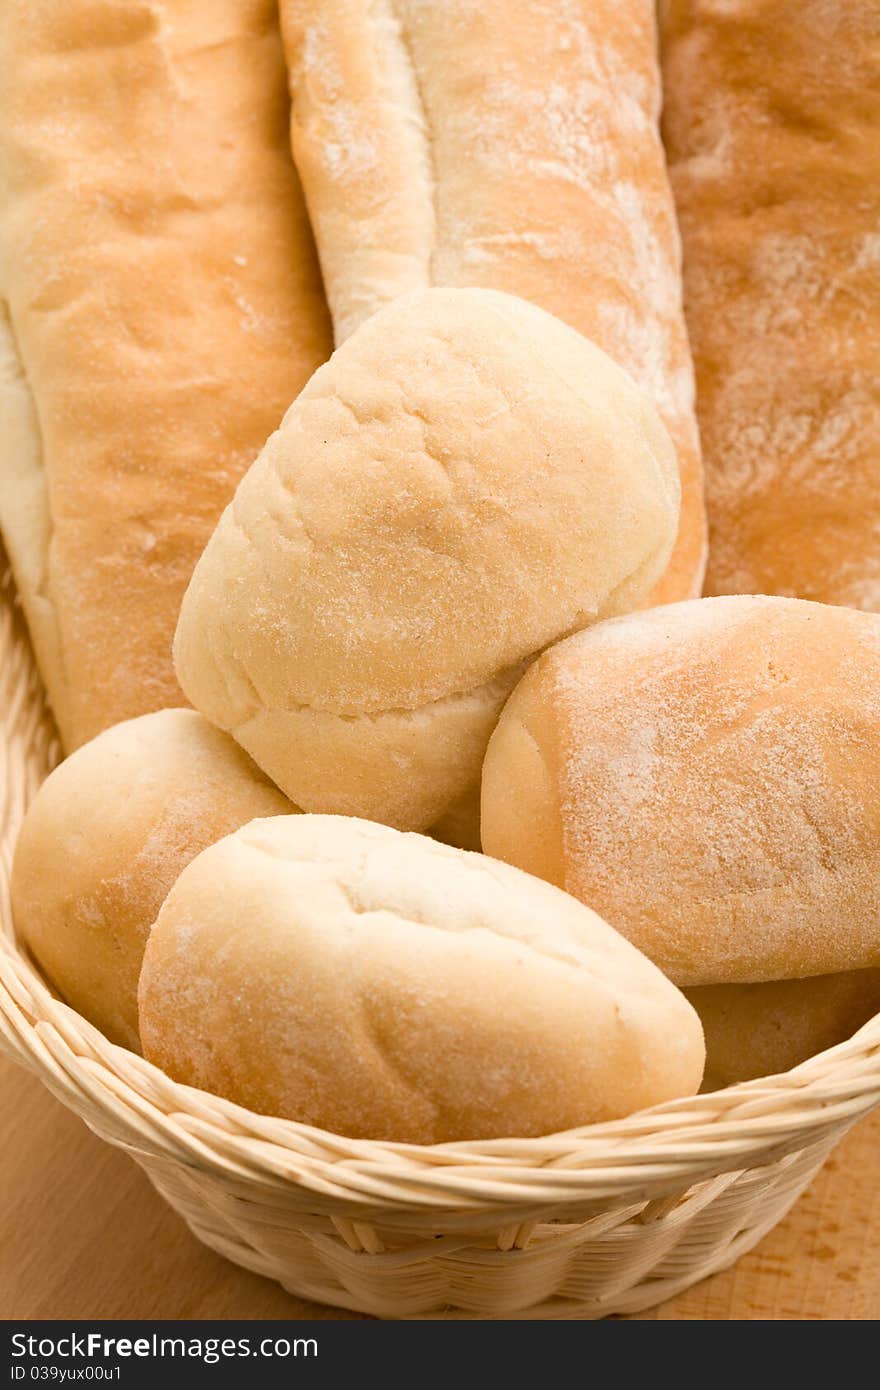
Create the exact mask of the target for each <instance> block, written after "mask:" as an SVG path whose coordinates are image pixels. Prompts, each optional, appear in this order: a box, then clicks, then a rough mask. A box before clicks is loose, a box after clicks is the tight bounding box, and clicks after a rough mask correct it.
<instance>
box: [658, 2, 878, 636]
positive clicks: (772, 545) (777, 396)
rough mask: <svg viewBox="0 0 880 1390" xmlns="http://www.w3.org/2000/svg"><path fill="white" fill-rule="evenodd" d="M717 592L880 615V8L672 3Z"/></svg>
mask: <svg viewBox="0 0 880 1390" xmlns="http://www.w3.org/2000/svg"><path fill="white" fill-rule="evenodd" d="M663 40H664V42H663V50H664V79H665V107H664V129H665V137H666V143H667V150H668V154H669V159H670V171H671V175H672V182H673V187H674V191H675V195H676V201H677V205H678V214H679V219H680V223H681V230H682V237H683V242H684V251H685V256H684V271H685V307H686V311H687V319H688V327H689V330H690V335H691V344H692V347H693V352H694V360H695V365H696V369H697V384H698V407H699V411H698V413H699V420H700V430H701V434H702V440H703V451H704V455H705V465H706V501H707V508H708V512H709V525H710V555H709V568H708V575H707V592H708V593H713V594H723V593H770V594H789V595H795V596H798V597H801V598H808V599H818V600H821V601H823V602H826V603H841V604H847V605H849V606H851V607H855V608H868V609H880V545H878V534H880V315H878V312H877V308H878V304H880V230H878V229H880V2H878V0H859V3H857V4H855V3H852V4H850V3H846V0H841V3H828V0H733V3H726V4H724V5H720V4H717V3H711V2H710V0H669V3H667V5H666V6H665V20H664V23H663Z"/></svg>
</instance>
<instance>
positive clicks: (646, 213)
mask: <svg viewBox="0 0 880 1390" xmlns="http://www.w3.org/2000/svg"><path fill="white" fill-rule="evenodd" d="M281 16H282V32H283V36H284V42H285V48H286V53H287V59H288V64H289V70H290V87H291V95H292V99H293V106H292V127H291V130H292V145H293V151H294V156H295V159H296V162H297V165H298V168H299V172H300V175H301V177H302V180H303V186H304V189H305V194H306V199H307V202H308V205H309V210H310V213H311V216H312V221H313V224H314V227H315V233H316V239H317V242H318V249H319V252H320V256H321V263H322V268H323V271H324V278H325V283H326V285H327V291H328V298H329V300H330V305H331V309H332V312H333V318H334V325H335V331H336V339H337V342H340V341H342V340H343V339H345V338H346V337H348V336H349V334H351V333H352V332H353V330H354V329H355V328H356V327H357V326H358V325H359V324H360V323H362V322H363V320H364V319H365V318H367V317H369V315H370V314H371V313H373V312H374V311H375V310H376V309H378V308H379V307H380V306H381V305H383V304H385V303H387V302H388V301H389V300H391V299H394V298H396V297H397V296H398V295H400V294H402V293H404V292H406V291H409V290H413V289H418V288H423V287H425V286H428V285H441V286H449V287H475V286H476V287H485V288H491V289H500V290H505V291H507V292H509V293H512V294H517V295H520V296H521V297H522V298H524V299H529V300H532V301H533V302H534V303H536V304H538V305H539V306H540V307H541V308H544V309H547V310H549V311H550V312H551V313H553V314H555V315H556V316H557V317H558V318H561V319H563V320H565V321H566V322H568V323H569V324H571V325H572V326H573V327H575V328H577V329H578V330H579V331H580V332H581V333H583V334H584V335H585V336H586V337H588V338H591V339H592V340H593V341H594V342H595V343H597V344H598V345H599V346H600V347H601V348H603V349H604V351H606V352H607V353H608V354H609V356H611V357H612V358H614V359H615V360H616V361H617V362H619V363H620V365H622V366H623V367H624V368H625V369H626V370H627V371H629V373H630V374H631V375H632V376H633V377H634V378H635V379H636V381H637V382H638V383H639V384H640V385H641V386H642V387H643V388H645V389H646V390H647V392H648V393H649V394H650V395H651V396H652V397H653V400H654V402H655V404H656V405H657V407H658V409H659V411H660V414H661V416H662V417H663V420H664V422H665V424H666V426H667V428H668V429H669V431H670V434H671V435H672V438H673V441H674V443H675V445H676V449H677V453H678V457H679V463H680V468H681V476H682V484H683V494H684V495H683V506H682V519H681V527H680V533H679V537H678V542H677V546H676V549H675V551H674V552H673V556H672V560H671V561H670V566H669V569H668V570H667V573H666V575H665V576H664V577H663V578H662V579H661V580H660V581H659V585H658V588H657V590H656V593H655V598H657V599H658V600H670V599H675V598H684V597H689V596H692V595H694V594H695V593H697V592H699V588H700V583H701V580H702V574H703V564H704V519H703V504H702V480H701V467H700V454H699V444H698V439H697V431H696V426H695V421H694V409H693V380H692V371H691V362H690V355H689V349H688V344H687V337H686V333H685V327H684V319H683V315H682V308H681V291H680V273H679V241H678V233H677V229H676V224H675V214H674V210H673V205H672V198H671V195H670V191H669V186H668V182H667V176H666V167H665V162H664V156H663V151H662V147H661V144H660V139H659V134H658V129H657V114H658V109H659V101H660V84H659V72H658V63H657V56H656V36H655V20H654V5H653V3H652V0H590V2H589V3H586V0H558V3H553V4H547V3H543V2H542V0H519V3H518V4H516V5H515V6H510V5H508V4H507V3H505V0H482V3H479V4H476V3H474V0H378V2H377V0H282V3H281Z"/></svg>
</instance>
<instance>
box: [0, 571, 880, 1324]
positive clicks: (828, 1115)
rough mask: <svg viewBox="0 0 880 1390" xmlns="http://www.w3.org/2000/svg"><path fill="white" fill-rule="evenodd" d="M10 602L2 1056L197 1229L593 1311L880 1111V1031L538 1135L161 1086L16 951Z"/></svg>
mask: <svg viewBox="0 0 880 1390" xmlns="http://www.w3.org/2000/svg"><path fill="white" fill-rule="evenodd" d="M13 599H14V593H13V588H12V584H11V582H10V580H9V578H8V576H7V578H6V579H5V580H4V581H3V585H2V595H0V720H2V738H0V927H2V930H0V1044H2V1046H3V1048H4V1049H5V1050H6V1051H7V1052H8V1053H9V1054H10V1055H11V1056H12V1057H13V1058H14V1059H15V1060H16V1061H19V1062H21V1063H23V1064H24V1065H25V1066H27V1067H30V1068H31V1069H32V1070H33V1071H35V1072H36V1073H37V1074H38V1075H39V1076H40V1077H41V1078H42V1080H43V1081H44V1082H45V1084H46V1086H47V1087H48V1088H49V1090H50V1091H52V1092H53V1094H54V1095H56V1096H57V1097H58V1098H59V1099H60V1100H61V1101H63V1102H64V1104H65V1105H68V1106H70V1108H71V1109H72V1110H75V1111H76V1113H77V1114H78V1115H80V1116H81V1117H82V1119H83V1120H85V1122H86V1124H87V1125H89V1127H90V1128H91V1129H93V1130H94V1131H95V1133H97V1134H99V1135H101V1137H102V1138H104V1139H106V1140H107V1141H108V1142H109V1143H111V1144H116V1145H118V1146H119V1147H120V1148H123V1149H126V1150H127V1151H128V1152H129V1153H130V1154H131V1155H132V1157H133V1158H134V1159H135V1160H136V1161H137V1162H138V1163H139V1164H140V1165H141V1167H142V1168H143V1169H144V1170H145V1171H146V1173H147V1174H148V1176H149V1178H150V1180H151V1181H152V1182H153V1184H154V1185H155V1187H156V1188H157V1189H158V1190H159V1192H161V1193H162V1195H163V1196H164V1197H165V1198H166V1199H167V1201H168V1202H170V1203H171V1205H172V1206H173V1207H174V1208H175V1209H176V1210H177V1211H178V1212H180V1214H181V1216H183V1218H184V1219H185V1221H186V1222H187V1223H188V1225H189V1226H190V1228H191V1230H192V1231H193V1232H194V1233H195V1234H196V1235H197V1236H198V1237H199V1239H201V1240H203V1241H204V1242H205V1243H206V1244H207V1245H210V1246H212V1247H213V1248H214V1249H215V1250H218V1251H220V1253H221V1254H223V1255H226V1256H228V1258H229V1259H231V1260H234V1261H236V1262H237V1263H238V1264H241V1265H244V1266H245V1267H246V1268H248V1269H252V1270H256V1271H257V1273H259V1274H264V1275H268V1276H269V1277H270V1278H272V1279H277V1280H279V1282H280V1283H281V1284H283V1285H284V1287H285V1288H287V1289H290V1290H291V1291H292V1292H295V1293H297V1294H302V1295H304V1296H305V1297H307V1298H313V1299H316V1300H318V1301H320V1302H323V1303H334V1304H338V1305H340V1306H341V1307H345V1308H352V1309H357V1310H359V1311H362V1312H366V1313H374V1314H376V1315H378V1316H379V1317H386V1318H388V1317H390V1318H405V1317H417V1318H425V1317H456V1318H457V1317H465V1318H468V1317H471V1318H493V1317H498V1318H596V1317H603V1316H606V1315H608V1314H610V1313H629V1312H635V1311H637V1310H639V1309H642V1308H648V1307H650V1306H651V1305H653V1304H655V1303H659V1302H661V1301H662V1300H664V1299H666V1298H669V1297H671V1296H672V1295H674V1294H676V1293H678V1292H680V1291H681V1290H682V1289H685V1288H687V1287H688V1285H689V1284H693V1283H694V1282H695V1281H696V1280H698V1279H702V1278H704V1277H705V1276H706V1275H707V1274H712V1273H714V1272H715V1271H716V1270H719V1269H723V1268H724V1267H725V1266H726V1265H729V1264H731V1263H732V1262H733V1261H734V1260H736V1259H737V1257H738V1256H739V1255H741V1254H742V1253H743V1251H745V1250H748V1249H749V1248H750V1247H751V1246H752V1245H754V1244H755V1243H756V1242H757V1241H758V1240H760V1239H761V1237H762V1236H763V1235H764V1233H765V1232H766V1231H768V1230H769V1229H770V1227H771V1226H773V1225H774V1224H775V1223H776V1222H777V1221H778V1220H779V1219H780V1217H782V1216H783V1215H784V1213H785V1212H786V1211H787V1210H788V1208H789V1207H790V1206H791V1204H792V1203H793V1202H794V1200H795V1198H796V1197H797V1196H798V1194H799V1193H800V1191H801V1190H802V1189H803V1187H804V1186H805V1185H806V1184H807V1183H808V1182H809V1180H810V1179H811V1178H812V1176H813V1174H814V1173H815V1172H816V1171H817V1169H818V1168H819V1167H820V1165H821V1164H822V1162H823V1161H824V1159H825V1158H826V1157H827V1155H828V1153H829V1152H830V1150H831V1149H832V1147H833V1146H834V1145H835V1144H836V1143H837V1141H838V1139H840V1137H841V1136H842V1135H843V1134H844V1132H845V1131H846V1130H847V1129H848V1128H849V1126H850V1125H851V1124H852V1123H853V1122H854V1121H855V1120H857V1119H859V1117H860V1116H862V1115H864V1114H865V1113H866V1112H867V1111H868V1110H870V1109H871V1108H872V1107H873V1106H874V1105H875V1104H877V1102H878V1101H880V1017H878V1018H876V1019H874V1020H873V1021H872V1022H871V1023H870V1024H868V1025H866V1027H864V1028H862V1029H861V1031H860V1032H859V1033H857V1034H856V1036H855V1037H854V1038H853V1039H852V1040H851V1041H850V1042H848V1043H845V1044H843V1045H842V1046H840V1047H836V1048H834V1049H832V1050H831V1051H829V1052H825V1053H823V1054H822V1055H821V1056H819V1057H815V1058H813V1059H812V1060H811V1061H810V1062H807V1063H805V1064H804V1065H803V1066H801V1067H798V1068H797V1069H796V1070H795V1071H792V1072H789V1073H787V1074H786V1075H783V1076H777V1077H773V1078H771V1079H769V1080H765V1081H760V1082H751V1083H749V1084H747V1085H742V1086H736V1087H732V1088H730V1089H729V1090H726V1091H721V1092H718V1093H716V1094H714V1095H707V1096H699V1097H697V1098H693V1099H688V1100H683V1101H677V1102H674V1103H672V1104H668V1105H663V1106H659V1107H657V1108H656V1109H654V1110H651V1111H646V1112H643V1113H641V1114H639V1115H634V1116H631V1117H630V1118H629V1119H626V1120H621V1121H617V1122H615V1123H613V1124H605V1125H598V1126H594V1127H592V1128H589V1129H583V1130H576V1131H572V1132H570V1133H567V1134H555V1135H551V1136H550V1137H548V1138H546V1139H526V1140H514V1139H508V1140H497V1141H494V1142H481V1143H471V1144H445V1145H441V1146H438V1147H436V1148H420V1147H417V1146H412V1145H403V1144H380V1143H369V1142H366V1141H363V1140H349V1139H342V1138H339V1137H338V1136H336V1135H333V1134H326V1133H324V1132H322V1131H320V1130H315V1129H310V1128H308V1127H306V1126H303V1125H297V1124H293V1123H290V1122H288V1121H281V1120H273V1119H267V1118H265V1117H261V1116H258V1115H253V1114H251V1113H250V1112H249V1111H247V1110H242V1109H240V1108H239V1107H237V1106H235V1105H231V1104H229V1103H228V1102H226V1101H223V1100H220V1099H218V1098H217V1097H215V1096H211V1095H207V1094H205V1093H204V1092H201V1091H195V1090H192V1089H190V1088H189V1087H186V1086H180V1085H177V1084H175V1083H174V1082H172V1081H169V1080H168V1078H167V1077H165V1076H164V1075H163V1074H162V1073H161V1072H160V1071H158V1070H157V1069H156V1068H155V1067H152V1066H150V1065H149V1063H147V1062H145V1061H143V1060H142V1059H141V1058H139V1057H136V1056H134V1055H133V1054H132V1053H130V1052H126V1051H124V1050H123V1049H121V1048H118V1047H114V1046H112V1045H111V1044H110V1043H108V1042H107V1041H106V1040H105V1039H104V1038H103V1037H102V1035H101V1034H100V1033H99V1032H97V1030H96V1029H94V1028H93V1027H91V1026H90V1025H89V1024H88V1023H86V1022H85V1021H84V1020H83V1019H82V1018H80V1017H79V1015H78V1014H76V1013H74V1012H73V1010H72V1009H69V1008H68V1007H67V1006H66V1005H64V1004H61V1003H59V1001H58V1000H57V999H56V998H54V997H53V995H52V994H51V993H50V991H49V989H48V988H47V987H46V985H45V983H44V982H43V981H42V979H41V978H40V975H39V974H38V972H37V971H36V970H35V968H34V967H33V965H32V964H31V963H30V962H29V961H28V959H27V958H26V956H25V955H24V954H23V953H22V952H21V951H19V950H18V949H17V948H16V944H15V940H14V936H13V929H12V921H11V914H10V910H9V867H10V860H11V854H12V847H13V844H14V840H15V835H16V832H17V828H18V825H19V823H20V821H21V817H22V815H23V812H24V809H25V806H26V804H27V801H28V798H29V796H30V795H32V794H33V792H34V790H35V789H36V787H37V786H38V785H39V783H40V780H41V778H42V777H44V776H45V774H46V771H47V770H48V768H49V767H50V766H51V763H52V758H53V748H54V741H53V734H52V726H51V722H50V720H49V719H48V718H47V716H46V713H45V709H44V706H43V701H42V694H41V691H40V687H39V682H38V679H37V677H36V674H35V671H34V667H33V662H32V659H31V654H30V648H29V645H28V642H27V638H26V636H25V633H24V628H23V625H22V623H21V621H20V618H19V616H18V614H17V612H16V609H15V607H14V603H13Z"/></svg>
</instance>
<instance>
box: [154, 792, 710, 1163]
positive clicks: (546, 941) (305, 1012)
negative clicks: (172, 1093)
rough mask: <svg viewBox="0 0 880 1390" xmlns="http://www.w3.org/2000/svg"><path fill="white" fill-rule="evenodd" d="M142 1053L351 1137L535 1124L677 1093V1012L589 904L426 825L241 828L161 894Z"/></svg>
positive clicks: (683, 1050)
mask: <svg viewBox="0 0 880 1390" xmlns="http://www.w3.org/2000/svg"><path fill="white" fill-rule="evenodd" d="M138 997H139V1005H140V1027H141V1036H142V1038H143V1044H144V1053H145V1055H146V1056H147V1057H148V1058H149V1059H150V1060H151V1061H153V1062H155V1063H156V1064H157V1065H158V1066H160V1067H162V1068H164V1070H165V1071H167V1072H168V1073H169V1075H171V1076H172V1077H174V1078H175V1079H177V1080H179V1081H183V1082H185V1083H187V1084H188V1085H194V1086H200V1087H203V1088H205V1089H207V1090H211V1091H214V1092H216V1093H217V1094H219V1095H222V1096H226V1097H228V1098H229V1099H230V1100H233V1101H236V1102H237V1103H239V1104H241V1105H246V1106H248V1107H249V1108H250V1109H252V1110H257V1111H259V1112H260V1113H264V1114H270V1115H281V1116H285V1117H287V1118H288V1119H293V1120H299V1121H301V1122H303V1123H305V1124H311V1125H318V1126H320V1127H322V1128H324V1129H329V1130H333V1131H335V1132H337V1133H340V1134H346V1135H349V1136H351V1137H354V1138H372V1139H385V1140H398V1141H401V1142H405V1143H416V1144H434V1143H444V1142H446V1141H449V1140H455V1139H481V1138H492V1137H495V1136H499V1137H500V1136H505V1135H537V1134H546V1133H550V1132H552V1131H556V1130H561V1129H568V1128H570V1127H572V1126H576V1125H584V1124H590V1123H591V1122H592V1121H594V1120H606V1119H612V1118H614V1117H616V1116H620V1115H626V1114H628V1113H629V1112H630V1111H632V1110H637V1109H639V1108H640V1107H641V1106H645V1105H652V1104H654V1103H655V1102H658V1101H661V1100H666V1099H668V1098H670V1097H673V1096H678V1095H684V1094H691V1093H693V1091H695V1090H696V1088H697V1086H698V1085H699V1082H700V1077H701V1075H702V1068H703V1039H702V1033H701V1030H700V1025H699V1021H698V1019H697V1017H696V1014H695V1013H694V1012H693V1010H692V1009H691V1007H690V1005H689V1004H688V1003H687V1002H686V1001H685V999H684V996H683V995H681V994H680V993H679V992H678V990H676V989H675V988H674V986H673V985H671V984H670V983H669V981H668V980H665V979H664V978H663V976H662V975H661V974H660V972H659V971H658V970H656V969H655V967H654V966H652V965H651V964H650V962H649V961H647V960H645V958H644V957H643V956H641V955H639V953H638V951H635V950H634V949H633V948H632V947H631V946H630V945H629V943H628V942H626V941H624V940H623V938H622V937H620V936H618V934H617V933H616V932H614V931H612V930H611V928H610V927H608V926H607V925H606V924H605V923H604V922H602V921H601V920H600V919H599V918H598V917H597V916H596V915H595V913H593V912H590V911H589V910H587V909H586V908H584V907H582V906H581V904H580V903H576V902H575V901H574V899H572V898H569V897H567V896H566V895H565V894H563V893H559V892H558V891H557V890H556V889H555V888H551V887H550V886H549V885H548V884H545V883H541V882H539V881H538V880H536V879H532V878H529V876H528V875H526V874H521V873H519V872H518V870H516V869H511V868H509V867H508V866H507V865H505V864H497V863H494V862H493V861H492V860H489V859H486V858H484V857H483V856H482V855H476V854H467V853H465V852H464V851H462V850H456V849H450V848H448V847H447V846H444V845H438V844H437V843H436V842H435V841H433V840H429V839H426V838H425V837H424V836H421V835H401V834H399V833H398V832H397V831H395V830H390V829H388V828H387V827H385V826H380V825H375V824H371V823H369V822H367V821H359V820H350V819H343V818H337V817H334V816H293V817H289V816H285V817H277V818H275V819H273V820H263V821H254V822H253V823H252V824H251V825H247V826H244V827H243V828H242V829H241V830H238V831H236V832H235V834H233V835H230V836H228V837H227V838H226V839H225V840H222V841H220V842H219V843H218V844H216V845H214V846H212V847H211V848H210V849H208V850H206V851H205V852H204V853H203V854H201V855H199V857H198V858H197V859H195V860H194V861H193V862H192V863H191V864H190V865H189V866H188V868H186V869H185V870H184V871H183V873H182V874H181V876H180V878H179V879H178V881H177V883H176V884H175V885H174V887H173V888H172V890H171V892H170V893H169V895H168V897H167V899H166V901H165V903H164V904H163V906H162V909H161V911H160V913H159V917H158V919H157V921H156V924H155V926H154V928H153V931H152V933H151V936H150V940H149V942H148V944H147V950H146V953H145V956H144V965H143V972H142V974H141V981H140V987H139V996H138Z"/></svg>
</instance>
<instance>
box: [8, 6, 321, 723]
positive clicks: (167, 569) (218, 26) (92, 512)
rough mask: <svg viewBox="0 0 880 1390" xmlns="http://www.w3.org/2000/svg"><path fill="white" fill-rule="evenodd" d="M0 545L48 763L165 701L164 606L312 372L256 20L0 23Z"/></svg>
mask: <svg viewBox="0 0 880 1390" xmlns="http://www.w3.org/2000/svg"><path fill="white" fill-rule="evenodd" d="M0 50H2V53H3V62H2V67H0V438H2V455H0V527H2V532H3V537H4V540H5V544H6V547H7V549H8V551H9V554H10V558H11V561H12V564H13V567H14V570H15V574H16V579H17V583H18V587H19V591H20V593H21V595H22V599H23V602H24V606H25V609H26V612H27V616H28V619H29V623H30V627H31V632H32V634H33V637H34V641H35V646H36V649H37V657H38V660H39V663H40V667H41V670H42V674H43V676H44V679H45V682H46V685H47V687H48V690H49V695H50V699H51V703H52V707H53V709H54V712H55V715H56V718H57V721H58V724H59V726H60V730H61V734H62V738H63V741H64V743H65V744H66V746H67V747H68V748H72V747H73V746H75V745H77V744H80V743H82V742H83V741H84V740H85V739H87V738H89V737H90V736H91V735H93V734H95V733H97V732H98V731H99V730H100V729H102V728H104V727H105V726H106V725H109V724H112V723H115V722H116V721H118V720H121V719H123V718H126V717H128V716H133V715H136V714H139V713H141V712H144V711H148V710H152V709H156V708H159V707H160V706H163V705H169V704H171V705H174V704H180V703H182V697H181V694H180V691H179V688H178V686H177V684H176V681H175V679H174V674H173V670H172V665H171V638H172V634H173V631H174V625H175V622H176V618H177V610H178V607H179V604H180V598H181V595H182V593H183V590H184V588H185V587H186V584H187V581H188V580H189V577H190V574H191V572H192V569H193V566H194V564H195V561H196V560H197V558H198V556H199V553H200V551H201V549H202V547H203V545H204V543H205V541H206V540H207V539H208V536H209V535H210V534H211V531H212V529H213V526H214V523H215V522H216V520H217V517H218V516H219V514H220V512H221V510H222V508H223V506H224V505H225V503H226V502H227V501H228V500H229V497H230V496H231V494H232V491H233V489H234V486H235V484H236V482H237V481H238V478H239V477H240V476H241V474H242V473H243V472H244V471H245V469H246V468H247V466H248V464H249V463H250V462H251V460H252V458H253V457H254V456H255V454H256V453H257V452H258V451H259V449H260V448H261V447H262V445H263V443H264V441H265V439H266V437H267V436H268V435H269V434H270V433H271V431H272V430H273V429H274V428H275V427H276V425H277V424H278V422H279V420H280V418H281V416H282V414H283V412H284V410H285V409H286V408H287V406H288V405H289V404H290V401H291V400H292V398H293V397H294V396H295V395H296V393H297V392H298V391H299V389H300V387H301V386H302V385H303V383H304V382H305V381H306V379H307V378H308V376H309V374H310V373H311V371H312V370H313V369H314V368H315V366H317V365H318V364H319V363H320V362H321V361H322V360H323V358H324V357H326V355H327V354H328V352H329V349H330V331H329V320H328V317H327V314H326V306H325V304H324V301H323V294H322V290H321V285H320V276H319V272H318V268H317V261H316V258H315V255H314V250H313V246H312V242H311V235H310V232H309V228H308V224H307V219H306V215H305V211H304V207H303V204H302V198H301V194H300V191H299V187H298V183H297V179H296V174H295V171H294V168H293V164H292V160H291V157H290V152H289V144H288V138H287V120H288V111H287V94H286V84H285V73H284V64H283V59H282V52H281V45H280V40H279V34H278V27H277V15H276V7H275V5H274V4H271V3H269V0H191V3H188V4H183V3H178V2H176V0H159V2H158V3H145V0H41V3H40V4H39V5H35V4H33V3H32V2H31V0H4V3H3V4H2V6H0Z"/></svg>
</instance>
